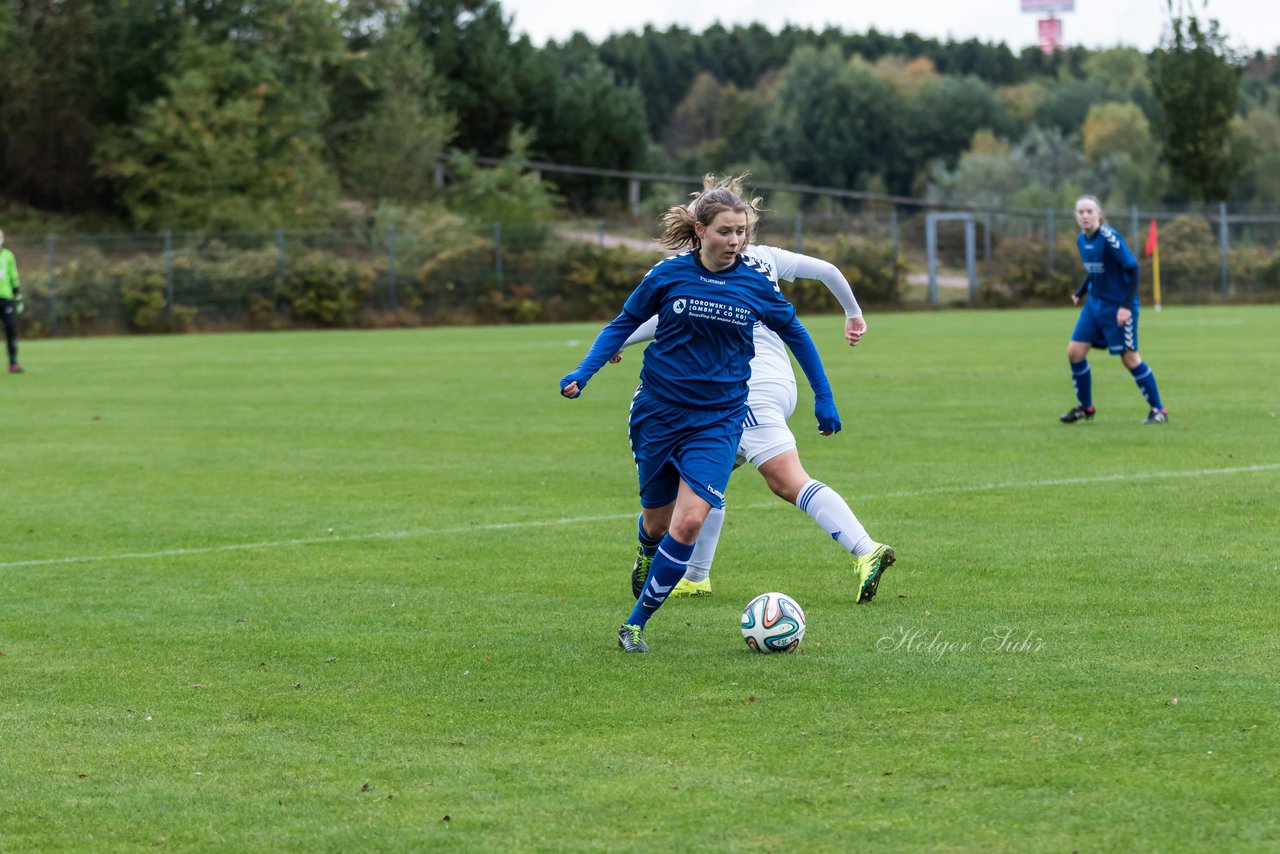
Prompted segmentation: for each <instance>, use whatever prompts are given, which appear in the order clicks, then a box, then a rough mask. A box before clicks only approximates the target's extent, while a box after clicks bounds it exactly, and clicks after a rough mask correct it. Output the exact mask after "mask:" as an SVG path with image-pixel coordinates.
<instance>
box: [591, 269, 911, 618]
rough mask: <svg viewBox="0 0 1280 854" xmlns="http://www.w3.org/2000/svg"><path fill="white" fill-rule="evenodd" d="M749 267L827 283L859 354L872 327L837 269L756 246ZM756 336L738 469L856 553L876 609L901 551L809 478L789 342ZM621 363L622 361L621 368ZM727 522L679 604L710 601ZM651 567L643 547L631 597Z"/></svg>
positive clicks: (698, 553)
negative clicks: (796, 428)
mask: <svg viewBox="0 0 1280 854" xmlns="http://www.w3.org/2000/svg"><path fill="white" fill-rule="evenodd" d="M743 260H744V262H745V263H747V264H750V265H752V266H754V267H755V268H756V269H759V270H760V271H761V272H763V273H764V274H765V275H766V276H768V277H769V279H770V280H771V281H773V282H779V281H784V282H793V281H795V280H796V279H817V280H818V281H820V282H822V283H823V284H824V285H826V286H827V290H829V291H831V293H832V295H833V296H835V298H836V299H837V300H839V301H840V305H841V306H842V307H843V308H844V313H845V329H844V332H845V339H846V340H847V341H848V342H849V346H850V347H853V346H857V344H858V342H859V341H860V340H862V336H863V335H864V334H866V331H867V324H866V321H865V320H864V319H863V317H862V309H861V307H860V306H859V305H858V301H857V299H856V298H855V297H854V295H853V289H852V288H851V287H849V282H848V280H847V279H846V278H845V277H844V274H843V273H841V272H840V270H839V268H837V267H836V266H835V265H834V264H832V263H830V262H828V261H823V260H822V259H820V258H813V257H811V256H809V255H801V254H799V253H797V252H789V251H787V250H786V249H779V248H777V247H774V246H756V245H752V246H748V247H747V248H746V250H745V251H744V252H743ZM656 325H657V321H656V318H651V319H650V320H648V321H646V322H645V323H644V324H643V325H642V326H641V327H640V328H639V329H637V330H636V331H635V332H634V333H633V334H632V335H631V337H630V338H628V339H627V342H626V343H627V345H631V344H636V343H639V342H641V341H647V340H649V339H651V338H652V337H653V330H654V328H655V326H656ZM754 333H755V350H756V354H755V357H754V358H753V359H752V360H751V379H750V381H749V383H748V385H749V392H748V397H747V409H748V414H747V418H746V421H745V422H744V425H743V426H744V429H743V432H742V441H741V442H740V443H739V445H738V454H737V459H736V461H735V463H734V467H735V468H737V467H738V466H740V465H742V464H743V463H751V464H752V465H754V466H755V467H756V470H757V471H759V472H760V474H761V475H762V476H763V477H764V479H765V482H766V483H768V484H769V488H770V489H771V490H773V493H774V494H775V495H777V496H778V497H779V498H781V499H783V500H784V501H787V502H788V503H791V504H794V505H796V506H797V507H799V508H800V509H801V510H803V511H804V512H806V513H808V514H809V516H811V517H812V518H813V520H814V521H815V522H816V523H817V524H818V525H819V526H820V527H821V528H822V529H823V530H824V531H825V532H826V533H827V535H828V536H830V538H831V539H832V540H834V541H835V542H836V543H838V544H839V545H840V547H841V548H843V549H844V550H845V551H847V552H849V553H850V554H851V555H852V556H853V569H854V572H855V574H856V578H855V584H856V586H857V601H858V603H859V604H863V603H866V602H870V601H871V600H872V598H873V597H874V596H875V595H876V591H877V589H879V585H880V578H881V576H882V575H883V574H884V571H885V570H886V569H888V568H889V567H890V566H892V565H893V563H894V561H895V559H896V556H895V554H894V551H893V548H892V547H891V546H887V545H882V544H881V543H877V542H876V541H875V540H873V539H872V538H871V536H870V535H869V534H868V533H867V531H866V528H864V527H863V525H862V523H861V522H860V521H859V520H858V517H857V516H856V515H855V514H854V512H853V510H852V509H851V508H850V507H849V504H848V502H846V501H845V500H844V498H843V497H841V495H840V494H839V493H838V492H836V491H835V490H834V489H831V488H830V487H829V486H827V485H826V484H824V483H822V482H821V481H818V480H814V479H813V478H811V477H810V476H809V474H808V472H806V471H805V469H804V466H803V465H802V464H801V462H800V454H799V451H798V450H797V449H796V437H795V435H794V434H793V433H792V432H791V428H790V427H788V426H787V419H788V418H790V417H791V414H792V413H793V412H794V411H795V408H796V376H795V372H794V371H793V370H792V368H791V359H790V358H789V357H788V356H787V351H786V349H785V348H784V346H783V343H782V340H781V339H780V338H778V336H777V334H776V333H774V332H773V331H772V330H770V329H769V328H768V327H766V326H764V325H762V324H756V327H755V330H754ZM620 359H621V354H619V355H618V356H616V357H615V358H614V360H613V361H619V360H620ZM724 517H725V510H724V509H723V508H718V509H712V510H711V512H710V513H708V514H707V519H706V521H705V522H704V523H703V525H702V532H701V533H700V534H699V536H698V541H697V542H696V543H694V547H693V554H692V556H691V557H690V558H689V568H688V569H687V570H686V571H685V575H684V578H682V579H681V580H680V582H679V583H678V584H677V585H676V588H675V590H673V591H672V592H671V595H672V596H706V595H710V593H711V564H712V562H713V561H714V560H715V553H716V546H717V545H718V544H719V540H720V532H721V530H722V528H723V526H724ZM651 560H652V558H651V557H650V556H649V555H647V554H646V552H645V548H644V545H643V543H642V544H641V547H640V549H639V550H638V554H637V556H636V562H635V564H634V565H633V566H632V570H631V592H632V594H633V595H635V596H637V597H638V596H639V595H640V590H641V589H642V588H643V586H644V581H645V576H646V575H647V573H648V569H649V563H650V561H651Z"/></svg>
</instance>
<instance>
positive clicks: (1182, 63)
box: [1151, 0, 1246, 201]
mask: <svg viewBox="0 0 1280 854" xmlns="http://www.w3.org/2000/svg"><path fill="white" fill-rule="evenodd" d="M1166 2H1167V4H1168V7H1169V12H1170V17H1171V20H1170V34H1169V35H1168V37H1167V38H1166V40H1165V42H1164V43H1163V44H1162V45H1161V46H1160V47H1159V48H1158V49H1157V50H1156V51H1155V53H1154V54H1153V55H1152V57H1151V78H1152V85H1153V87H1154V89H1155V93H1156V97H1157V98H1158V99H1159V101H1160V106H1161V107H1162V111H1161V113H1162V118H1161V124H1162V127H1163V129H1164V134H1163V137H1164V145H1163V153H1164V158H1165V160H1166V162H1168V164H1169V169H1170V171H1171V172H1172V173H1173V178H1174V181H1175V184H1176V186H1177V187H1178V188H1179V189H1180V190H1181V191H1182V192H1184V193H1186V194H1187V195H1188V196H1189V197H1191V198H1192V199H1194V200H1196V201H1219V200H1223V199H1226V198H1227V195H1228V193H1229V191H1230V189H1231V184H1232V182H1233V181H1234V180H1235V177H1236V176H1237V175H1238V174H1239V173H1240V171H1241V170H1242V169H1243V168H1244V167H1245V165H1246V164H1245V162H1244V159H1243V158H1242V157H1241V156H1240V155H1241V152H1239V151H1238V150H1237V149H1235V148H1233V147H1232V146H1231V145H1230V140H1231V120H1232V117H1233V116H1235V114H1236V109H1237V106H1238V102H1239V98H1240V76H1241V73H1242V68H1241V66H1240V64H1239V63H1238V62H1237V61H1235V59H1234V57H1233V56H1232V54H1231V51H1230V50H1229V48H1228V47H1227V45H1226V42H1225V40H1224V38H1223V37H1222V35H1221V33H1220V32H1219V31H1218V22H1217V21H1212V20H1211V21H1208V22H1207V23H1206V24H1204V25H1202V24H1201V22H1200V21H1199V20H1198V19H1197V18H1196V17H1195V15H1184V14H1182V13H1181V12H1175V11H1174V9H1173V0H1166Z"/></svg>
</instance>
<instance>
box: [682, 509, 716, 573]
mask: <svg viewBox="0 0 1280 854" xmlns="http://www.w3.org/2000/svg"><path fill="white" fill-rule="evenodd" d="M723 527H724V510H723V509H716V508H715V507H712V508H711V512H710V513H708V514H707V521H705V522H703V523H702V530H701V531H699V532H698V539H697V541H696V542H694V544H693V555H692V556H691V557H690V558H689V566H688V567H686V568H685V571H684V580H685V581H706V580H707V577H708V576H709V575H711V561H713V560H715V559H716V544H717V543H719V542H720V529H721V528H723Z"/></svg>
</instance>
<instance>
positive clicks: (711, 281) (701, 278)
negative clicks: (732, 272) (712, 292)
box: [698, 276, 724, 285]
mask: <svg viewBox="0 0 1280 854" xmlns="http://www.w3.org/2000/svg"><path fill="white" fill-rule="evenodd" d="M698 280H699V281H703V282H706V283H707V284H708V285H723V284H724V280H723V279H708V278H707V277H706V276H699V277H698Z"/></svg>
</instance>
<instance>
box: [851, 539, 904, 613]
mask: <svg viewBox="0 0 1280 854" xmlns="http://www.w3.org/2000/svg"><path fill="white" fill-rule="evenodd" d="M895 560H897V557H896V556H895V555H894V553H893V547H892V546H884V545H877V546H876V548H875V551H873V552H872V553H871V554H869V555H863V556H862V557H860V558H855V559H854V561H853V568H854V571H855V572H857V573H858V604H859V605H863V604H865V603H867V602H870V601H871V600H872V599H874V598H875V596H876V590H877V588H879V587H880V577H881V576H882V575H884V571H885V570H886V569H888V568H889V567H891V566H893V562H894V561H895Z"/></svg>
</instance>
